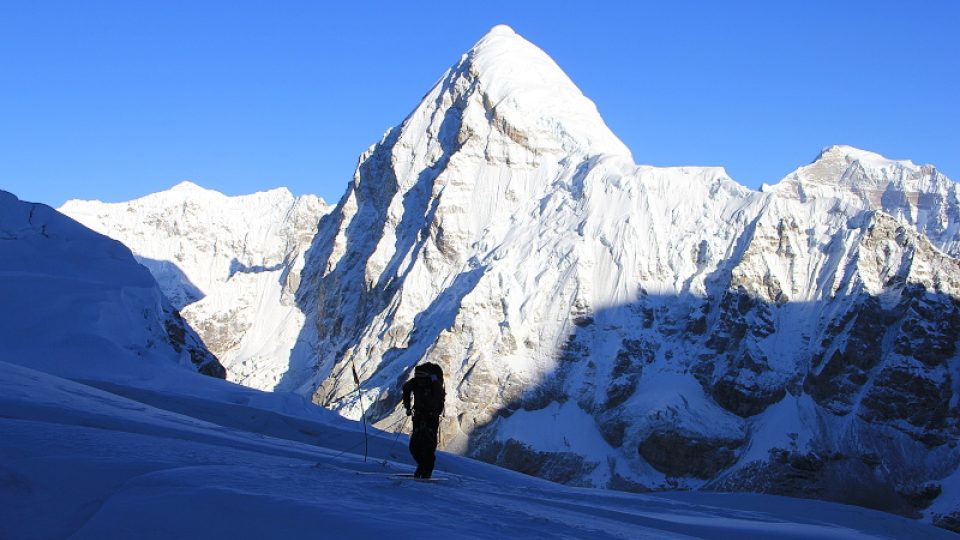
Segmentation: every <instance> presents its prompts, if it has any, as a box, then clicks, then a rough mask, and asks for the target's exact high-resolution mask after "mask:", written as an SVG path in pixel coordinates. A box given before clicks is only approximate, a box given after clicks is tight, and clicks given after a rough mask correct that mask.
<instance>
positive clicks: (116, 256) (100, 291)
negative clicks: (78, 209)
mask: <svg viewBox="0 0 960 540" xmlns="http://www.w3.org/2000/svg"><path fill="white" fill-rule="evenodd" d="M0 306H2V310H0V360H3V361H7V362H12V363H16V364H21V365H26V366H30V367H35V368H38V369H42V370H43V371H48V372H51V373H57V374H59V375H63V376H66V377H85V376H87V375H88V374H89V373H91V372H98V373H104V374H107V373H109V374H112V376H117V377H123V376H129V377H134V378H136V377H144V376H146V375H145V373H146V370H150V369H154V368H158V369H160V368H166V367H169V366H184V367H186V368H188V369H189V370H191V371H192V370H199V371H201V372H203V373H206V374H208V375H213V376H217V377H221V378H222V377H223V376H224V369H223V366H221V365H220V363H219V362H218V361H217V359H216V358H215V357H214V356H213V355H211V354H210V352H209V351H207V349H206V348H205V347H204V346H203V344H202V343H201V342H200V339H199V338H198V337H197V335H196V334H195V333H194V331H193V330H192V329H191V328H190V326H189V325H188V324H187V323H186V322H185V321H184V320H183V319H182V318H181V317H180V314H179V313H178V312H177V310H176V309H174V307H173V306H172V305H171V304H170V302H169V301H168V300H167V298H166V297H165V296H164V295H163V293H162V292H161V291H160V288H159V287H158V286H157V282H156V281H155V280H154V279H153V277H152V276H151V275H150V273H149V272H148V271H147V269H146V268H144V267H143V266H141V265H140V264H137V262H136V261H135V260H134V258H133V255H132V254H131V253H130V250H129V249H127V248H126V247H125V246H124V245H123V244H121V243H120V242H117V241H116V240H112V239H110V238H107V237H105V236H102V235H100V234H98V233H95V232H93V231H91V230H90V229H88V228H86V227H84V226H83V225H80V224H79V223H77V222H76V221H74V220H72V219H70V218H68V217H66V216H64V215H63V214H60V213H59V212H57V211H55V210H53V209H52V208H50V207H48V206H45V205H42V204H32V203H27V202H22V201H20V200H18V199H17V198H16V197H15V196H13V195H12V194H10V193H7V192H5V191H0Z"/></svg>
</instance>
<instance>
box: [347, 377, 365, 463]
mask: <svg viewBox="0 0 960 540" xmlns="http://www.w3.org/2000/svg"><path fill="white" fill-rule="evenodd" d="M350 369H351V370H352V371H353V382H355V383H356V384H357V399H358V400H359V401H360V420H361V422H362V423H363V462H364V463H366V462H367V448H368V443H367V413H365V412H364V411H363V394H361V393H360V377H358V376H357V366H356V365H354V363H353V362H350Z"/></svg>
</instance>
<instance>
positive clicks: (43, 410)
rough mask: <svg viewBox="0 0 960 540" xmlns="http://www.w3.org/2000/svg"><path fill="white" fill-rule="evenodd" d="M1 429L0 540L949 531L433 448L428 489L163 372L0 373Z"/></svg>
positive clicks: (337, 435) (335, 432)
mask: <svg viewBox="0 0 960 540" xmlns="http://www.w3.org/2000/svg"><path fill="white" fill-rule="evenodd" d="M90 375H91V378H93V379H98V378H100V377H99V376H98V374H97V373H96V372H95V371H91V372H90ZM98 385H99V386H101V387H103V389H101V388H97V387H96V386H98ZM0 429H2V432H3V434H4V436H3V437H2V438H0V537H2V538H18V539H22V540H29V539H41V538H42V539H49V538H67V537H69V538H76V539H86V538H91V539H93V538H96V539H101V538H185V539H186V538H204V539H210V540H213V539H219V538H224V539H226V538H229V539H239V538H267V537H269V538H275V537H283V538H288V539H291V540H292V539H297V538H317V537H318V536H319V537H324V538H345V537H351V538H357V537H364V538H366V537H371V536H374V535H379V536H388V537H390V538H422V537H423V535H424V534H428V535H429V536H434V537H443V538H519V537H524V538H531V537H536V538H591V539H593V538H771V537H777V538H836V539H858V538H863V539H866V538H904V539H908V538H909V539H913V538H930V539H935V538H951V537H953V535H952V534H950V533H948V532H946V531H943V530H940V529H935V528H933V527H931V526H929V525H924V524H920V523H917V522H913V521H910V520H907V519H904V518H900V517H896V516H893V515H890V514H884V513H879V512H875V511H870V510H866V509H861V508H854V507H846V506H840V505H834V504H830V503H823V502H816V501H803V500H795V499H787V498H780V497H773V496H763V495H719V494H683V493H663V494H657V495H650V494H647V495H641V494H626V493H618V492H612V491H606V490H591V489H577V488H569V487H563V486H559V485H556V484H551V483H549V482H546V481H543V480H539V479H536V478H532V477H528V476H524V475H520V474H517V473H512V472H509V471H505V470H503V469H498V468H496V467H493V466H489V465H485V464H482V463H479V462H474V461H471V460H468V459H465V458H460V457H456V456H453V455H449V454H441V455H440V456H439V459H438V469H439V470H438V475H439V476H440V477H442V478H444V479H445V480H442V481H438V482H430V483H420V482H416V481H413V480H400V479H396V478H392V477H391V476H389V475H390V474H391V473H393V472H397V471H409V470H410V469H411V468H412V467H411V465H410V464H409V460H408V458H407V456H406V454H407V452H406V448H405V446H406V439H405V437H403V438H401V440H400V441H399V442H395V441H394V440H393V438H392V437H391V436H390V435H389V434H380V433H379V432H374V436H373V437H372V440H371V444H370V458H369V459H368V460H367V461H366V462H364V459H363V458H362V456H360V455H358V454H357V453H356V452H357V451H358V450H359V449H360V448H361V447H362V445H361V442H362V436H361V432H360V430H359V428H358V425H357V424H355V423H352V422H347V421H345V420H343V419H341V418H338V417H336V416H335V415H333V414H332V413H330V412H328V411H325V410H323V409H321V408H318V407H314V406H311V405H310V404H308V403H307V402H306V401H305V400H303V399H299V398H295V397H293V396H291V395H289V394H284V393H273V394H264V393H262V392H259V391H256V390H252V389H247V388H243V387H240V386H236V385H234V384H232V383H229V382H225V381H217V380H213V379H209V378H201V377H197V376H195V375H193V376H190V375H189V374H186V373H179V372H175V371H170V370H168V373H167V374H166V376H160V375H158V376H156V377H154V378H153V379H152V380H150V381H146V380H140V381H138V382H137V383H135V384H133V385H117V384H104V383H97V384H95V385H93V386H91V385H86V384H81V383H79V382H73V381H69V380H66V379H62V378H59V377H56V376H53V375H49V374H46V373H42V372H39V371H36V370H32V369H29V368H26V367H22V366H16V365H12V364H7V363H4V362H0ZM344 450H349V451H350V452H344Z"/></svg>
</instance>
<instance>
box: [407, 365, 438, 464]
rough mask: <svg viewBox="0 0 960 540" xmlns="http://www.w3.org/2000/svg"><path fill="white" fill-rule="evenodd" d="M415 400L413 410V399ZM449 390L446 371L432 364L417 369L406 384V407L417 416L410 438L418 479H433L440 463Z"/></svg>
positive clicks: (414, 416)
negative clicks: (439, 440) (439, 442)
mask: <svg viewBox="0 0 960 540" xmlns="http://www.w3.org/2000/svg"><path fill="white" fill-rule="evenodd" d="M411 397H412V398H413V406H412V409H411V404H410V398H411ZM445 398H446V391H445V390H444V388H443V370H441V369H440V366H438V365H437V364H433V363H430V362H425V363H423V364H420V365H419V366H417V367H416V369H414V372H413V378H412V379H410V380H409V381H407V382H406V383H405V384H404V385H403V408H404V409H406V411H407V416H410V415H411V414H412V415H413V433H412V434H411V435H410V455H412V456H413V459H414V460H415V461H416V462H417V470H416V471H415V472H414V473H413V477H414V478H430V476H431V475H433V465H434V463H435V462H436V451H437V434H438V433H439V431H440V415H441V414H443V402H444V399H445Z"/></svg>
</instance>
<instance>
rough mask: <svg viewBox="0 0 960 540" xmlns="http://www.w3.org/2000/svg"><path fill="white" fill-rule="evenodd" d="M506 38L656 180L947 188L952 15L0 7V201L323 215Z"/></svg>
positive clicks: (872, 7)
mask: <svg viewBox="0 0 960 540" xmlns="http://www.w3.org/2000/svg"><path fill="white" fill-rule="evenodd" d="M498 23H505V24H509V25H510V26H512V27H513V28H514V29H515V30H516V31H517V32H518V33H520V34H521V35H523V36H524V37H526V38H527V39H529V40H530V41H532V42H533V43H535V44H537V45H538V46H540V47H541V48H542V49H544V50H545V51H546V52H547V53H548V54H550V55H551V56H552V57H553V58H554V59H555V60H556V61H557V63H558V64H559V65H560V66H561V67H562V68H563V69H564V70H565V71H566V72H567V74H569V75H570V77H571V78H572V79H573V81H574V82H575V83H577V85H579V86H580V88H581V89H582V90H583V92H584V93H585V94H586V95H587V96H588V97H590V98H591V99H592V100H593V101H594V102H595V103H596V104H597V106H598V108H599V109H600V113H601V114H602V115H603V117H604V119H605V120H606V121H607V124H608V125H609V126H610V127H611V129H612V130H613V131H614V133H616V134H617V135H618V136H619V137H620V138H621V139H622V140H623V141H624V142H625V143H626V144H627V146H629V147H630V149H631V150H632V151H633V155H634V158H635V160H636V161H637V162H638V163H642V164H652V165H721V166H724V167H726V168H727V171H728V172H729V173H730V175H731V176H733V178H734V179H736V180H737V181H739V182H741V183H742V184H744V185H746V186H749V187H751V188H757V187H758V186H759V185H760V184H761V183H763V182H766V183H773V182H776V181H777V180H779V179H780V178H781V177H783V176H784V175H785V174H787V173H788V172H789V171H791V170H793V169H794V168H796V167H798V166H800V165H803V164H805V163H807V162H809V161H810V160H812V159H813V158H814V157H815V156H816V154H817V153H818V151H819V150H820V149H821V148H822V147H824V146H828V145H830V144H850V145H853V146H857V147H860V148H864V149H868V150H872V151H875V152H879V153H881V154H884V155H886V156H887V157H891V158H895V159H912V160H914V161H916V162H918V163H933V164H935V165H937V166H938V167H939V168H940V169H941V170H942V171H943V172H944V173H945V174H947V176H949V177H951V178H952V179H954V180H960V2H958V1H953V0H950V1H943V2H925V1H920V2H900V1H898V2H886V1H878V0H874V1H863V2H859V1H858V2H855V1H830V2H814V1H798V2H795V3H793V4H792V5H787V2H736V1H724V2H719V1H718V2H714V1H706V0H703V1H695V2H694V1H675V2H662V1H657V2H641V1H636V2H602V1H594V2H565V1H560V0H554V1H550V2H533V1H522V2H521V1H510V2H499V1H490V0H485V1H483V2H470V3H468V2H452V1H449V0H445V1H438V2H413V1H411V2H398V1H395V0H394V1H390V2H379V1H367V2H356V3H355V2H338V3H334V2H320V1H303V2H293V1H279V0H278V1H272V2H267V1H259V2H239V1H230V2H213V1H193V0H190V1H177V0H173V1H171V0H164V1H146V0H143V1H116V2H98V1H67V2H45V1H40V0H36V1H32V0H19V1H17V0H6V1H4V2H2V3H0V189H5V190H8V191H11V192H13V193H14V194H16V195H17V196H19V197H20V198H21V199H24V200H32V201H39V202H44V203H47V204H51V205H54V206H59V205H60V204H62V203H63V202H64V201H65V200H67V199H70V198H84V199H101V200H106V201H120V200H127V199H131V198H134V197H138V196H142V195H145V194H147V193H151V192H155V191H159V190H162V189H166V188H169V187H170V186H172V185H174V184H175V183H177V182H179V181H181V180H185V179H189V180H193V181H194V182H197V183H198V184H200V185H203V186H205V187H209V188H213V189H217V190H219V191H222V192H225V193H227V194H231V195H236V194H242V193H250V192H253V191H258V190H263V189H268V188H272V187H277V186H287V187H289V188H290V189H291V190H292V191H293V192H294V193H295V194H303V193H315V194H318V195H321V196H322V197H324V198H325V199H327V200H328V201H330V202H336V200H338V199H339V197H340V195H341V194H342V193H343V191H344V186H345V184H346V182H347V181H348V180H349V179H350V178H351V176H352V173H353V168H354V167H355V165H356V160H357V156H358V155H359V154H360V152H362V151H363V150H365V149H366V148H367V147H368V146H369V145H370V144H372V143H375V142H376V141H377V140H379V138H380V136H381V135H382V133H383V132H384V130H386V129H387V128H389V127H390V126H393V125H396V124H399V123H400V122H401V121H402V120H403V118H404V117H405V116H406V115H407V114H408V113H409V112H410V111H411V110H412V109H413V108H414V107H415V106H416V104H417V103H418V102H419V100H420V98H421V97H422V96H423V94H424V93H425V92H426V91H427V90H428V89H429V88H430V86H431V85H432V84H433V83H434V82H435V81H436V80H437V78H438V77H439V76H440V75H441V74H442V73H443V71H444V70H445V69H446V68H447V67H449V66H450V65H452V64H453V63H454V62H456V61H457V59H458V58H459V56H460V54H461V53H463V52H464V51H466V50H467V49H468V48H469V47H470V46H471V45H472V44H473V43H474V42H476V41H477V40H478V39H479V38H480V37H481V36H482V35H483V34H484V33H486V31H487V30H488V29H489V28H491V27H492V26H494V25H495V24H498Z"/></svg>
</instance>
